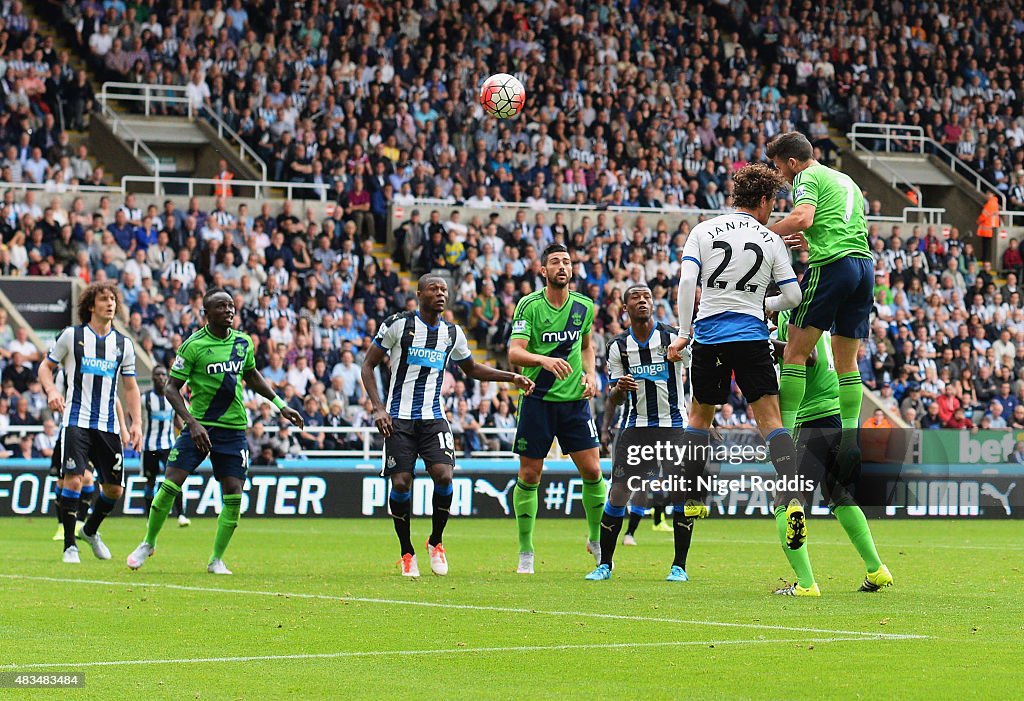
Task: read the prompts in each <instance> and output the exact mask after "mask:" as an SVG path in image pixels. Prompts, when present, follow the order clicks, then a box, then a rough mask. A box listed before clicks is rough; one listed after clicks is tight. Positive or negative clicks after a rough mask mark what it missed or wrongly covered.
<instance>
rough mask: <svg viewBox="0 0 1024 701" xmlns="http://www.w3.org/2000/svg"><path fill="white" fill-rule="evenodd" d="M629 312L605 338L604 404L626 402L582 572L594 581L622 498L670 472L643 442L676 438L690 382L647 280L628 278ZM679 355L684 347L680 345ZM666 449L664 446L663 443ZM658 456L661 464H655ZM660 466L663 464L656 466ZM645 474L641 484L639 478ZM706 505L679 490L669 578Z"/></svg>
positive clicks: (608, 558) (679, 573)
mask: <svg viewBox="0 0 1024 701" xmlns="http://www.w3.org/2000/svg"><path fill="white" fill-rule="evenodd" d="M623 302H624V303H625V305H626V313H627V314H628V315H629V331H628V332H626V333H623V334H620V335H618V336H616V337H615V338H614V339H613V340H612V342H611V343H610V344H609V345H608V380H609V382H611V390H610V391H609V397H608V405H609V407H610V408H611V409H612V410H614V406H616V405H618V404H621V403H623V402H626V410H625V416H624V417H623V423H622V430H621V431H620V432H619V435H618V437H617V438H616V440H615V450H614V452H613V456H614V457H613V459H612V486H611V489H610V490H609V491H608V503H607V504H605V507H604V515H603V516H602V517H601V562H600V563H599V564H598V566H597V569H595V570H594V571H593V572H591V573H590V574H588V575H587V576H586V579H589V580H592V581H598V580H604V579H611V577H612V557H613V556H614V554H615V545H616V540H617V538H618V536H619V531H620V530H621V529H622V520H623V518H625V516H626V504H627V503H628V502H629V500H630V498H631V497H632V496H633V495H634V494H635V493H636V492H637V491H641V492H642V491H646V490H647V489H648V488H649V486H648V485H649V483H650V481H651V480H654V479H657V478H658V477H659V475H660V476H661V477H662V478H666V477H669V476H670V475H671V473H672V467H673V466H670V465H669V464H667V463H666V462H665V461H663V460H662V459H661V458H656V459H655V460H644V459H642V458H641V451H642V450H644V449H645V447H647V446H650V447H654V446H657V445H661V446H668V445H671V446H681V445H682V444H683V440H684V438H683V435H684V433H683V429H684V428H685V427H686V419H685V416H684V412H685V411H686V410H687V407H688V406H689V398H688V396H687V395H688V393H689V386H688V385H687V383H686V382H685V381H684V379H683V368H684V366H685V364H686V361H687V360H688V357H684V358H683V360H682V361H681V362H670V361H669V360H668V359H667V358H666V353H667V351H668V348H669V344H671V343H672V341H673V340H675V338H676V336H678V334H679V332H678V330H677V329H675V328H674V327H672V326H668V325H666V324H663V323H661V322H659V321H654V319H653V318H652V316H651V314H652V312H653V311H654V298H653V296H652V294H651V290H650V288H649V287H647V285H646V284H640V285H632V286H630V287H629V288H627V289H626V292H625V294H624V295H623ZM684 355H685V356H689V352H687V351H686V349H684ZM663 450H664V449H663ZM659 463H661V464H659ZM662 471H664V472H662ZM644 482H646V483H647V484H644ZM707 513H708V510H707V507H706V506H704V505H703V504H700V503H698V502H695V501H690V502H684V499H683V498H682V497H681V496H680V498H677V499H676V500H675V504H674V506H673V511H672V520H673V524H674V526H675V527H674V529H673V533H674V534H675V557H674V559H673V561H672V565H671V567H670V568H669V575H668V577H667V580H668V581H670V582H685V581H687V580H688V579H689V577H688V576H687V575H686V555H687V553H688V552H689V550H690V538H691V536H692V535H693V522H694V519H695V518H702V517H704V516H707Z"/></svg>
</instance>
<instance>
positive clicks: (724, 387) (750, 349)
mask: <svg viewBox="0 0 1024 701" xmlns="http://www.w3.org/2000/svg"><path fill="white" fill-rule="evenodd" d="M734 183H735V191H734V198H735V199H734V201H735V204H736V209H737V211H736V212H735V213H734V214H724V215H722V216H719V217H715V218H714V219H710V220H708V221H705V222H701V223H700V224H698V225H697V226H695V227H694V228H693V231H691V232H690V236H689V238H687V239H686V245H685V247H684V248H683V262H682V271H681V276H680V282H679V299H678V303H679V321H680V324H679V326H680V329H681V336H680V337H679V339H678V340H676V341H675V342H673V344H672V350H673V355H671V356H670V358H673V357H676V356H675V353H677V352H680V351H681V350H682V348H684V347H685V346H686V345H687V344H688V343H689V340H690V339H689V328H690V320H691V319H692V318H693V304H694V299H695V297H696V289H697V281H698V279H700V281H701V295H700V309H699V310H698V312H697V319H696V321H695V322H693V329H694V337H693V349H692V352H693V369H692V373H691V375H692V378H693V380H692V381H693V403H692V405H691V407H690V418H689V423H688V427H687V429H686V436H687V441H686V443H685V444H684V448H685V452H684V455H685V456H686V460H685V461H686V474H687V476H688V477H691V478H692V477H693V476H694V475H697V474H700V473H701V472H702V470H703V463H704V461H703V460H702V459H701V458H702V457H705V456H706V455H707V451H708V447H709V435H708V431H709V429H710V428H711V422H712V420H713V419H714V416H715V407H716V405H719V404H725V403H726V401H728V399H729V389H730V384H731V380H732V377H733V374H735V376H736V384H738V385H739V387H740V389H741V390H742V391H743V396H744V397H745V398H746V399H747V401H748V402H750V408H751V410H752V411H753V414H754V418H755V419H756V421H757V427H758V429H759V430H760V431H761V435H762V436H763V437H764V439H765V442H766V443H767V444H768V450H769V453H770V456H771V460H772V463H773V464H774V465H775V471H776V473H777V474H778V475H779V477H782V478H793V477H795V476H796V447H795V445H794V444H793V438H792V436H791V435H790V433H789V431H787V430H786V429H785V428H783V427H782V419H781V417H780V416H779V403H778V398H777V395H778V393H779V385H778V381H777V379H776V377H775V358H774V356H773V355H772V347H771V344H770V342H769V340H768V325H767V324H766V323H765V314H764V312H765V308H766V307H767V308H768V310H769V311H781V310H783V309H791V308H793V307H795V306H796V305H797V304H799V303H800V287H799V286H798V285H797V280H796V274H795V273H794V272H793V264H792V262H791V255H790V252H789V249H787V248H786V245H785V244H784V243H783V241H782V239H780V238H779V237H778V236H775V235H774V234H773V233H772V232H771V231H769V230H768V229H767V228H765V226H764V225H765V224H766V223H767V222H768V217H769V216H771V213H772V209H773V208H774V206H775V196H776V195H777V194H778V192H779V190H780V189H781V188H782V187H783V181H782V177H781V176H780V175H779V174H778V173H776V172H775V171H773V170H772V169H771V168H769V167H768V166H766V165H764V164H761V163H758V164H753V165H748V166H745V167H743V168H741V169H740V170H739V171H738V172H737V173H736V175H735V177H734ZM773 280H774V281H775V283H776V284H777V285H778V287H779V290H780V291H781V294H780V295H777V296H775V297H770V298H768V299H767V300H766V299H765V294H766V293H767V290H768V287H769V285H770V284H771V283H772V281H773ZM798 496H799V494H798V493H796V492H795V491H794V492H789V491H779V492H778V493H777V494H776V508H775V520H776V523H777V524H778V525H779V529H780V534H781V536H782V540H783V543H784V545H786V546H788V547H789V548H790V549H791V550H795V551H798V552H799V553H802V557H803V559H805V560H806V559H807V544H806V542H805V541H806V526H805V523H804V508H803V505H802V504H801V502H800V500H799V499H798V498H797V497H798ZM787 502H788V506H787V505H786V504H787ZM809 566H810V565H809V564H808V567H809ZM799 591H800V592H806V593H803V594H802V595H807V596H811V595H814V596H816V595H817V593H818V589H817V585H814V586H813V587H811V588H809V589H802V588H801V589H800V590H799Z"/></svg>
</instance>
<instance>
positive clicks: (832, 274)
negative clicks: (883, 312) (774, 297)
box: [789, 256, 875, 338]
mask: <svg viewBox="0 0 1024 701" xmlns="http://www.w3.org/2000/svg"><path fill="white" fill-rule="evenodd" d="M800 290H801V292H802V293H803V298H802V300H801V302H800V304H799V306H797V308H796V309H794V310H793V313H792V315H790V317H789V323H791V324H793V325H794V326H797V327H799V328H801V329H806V328H807V327H808V326H812V327H814V328H816V329H821V330H822V331H831V332H832V333H834V334H835V335H837V336H845V337H847V338H867V337H868V331H869V330H870V325H869V317H870V316H871V309H872V308H873V307H874V290H875V274H874V265H873V264H872V261H871V259H870V258H859V257H855V256H846V257H845V258H840V259H839V260H834V261H832V262H831V263H827V264H825V265H821V266H815V267H813V268H809V269H808V270H807V272H805V273H804V277H803V279H802V280H801V281H800Z"/></svg>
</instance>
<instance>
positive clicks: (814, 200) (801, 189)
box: [793, 171, 818, 207]
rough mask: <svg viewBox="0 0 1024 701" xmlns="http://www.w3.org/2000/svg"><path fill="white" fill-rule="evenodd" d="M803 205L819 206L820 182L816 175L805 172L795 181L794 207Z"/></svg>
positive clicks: (799, 174) (798, 175)
mask: <svg viewBox="0 0 1024 701" xmlns="http://www.w3.org/2000/svg"><path fill="white" fill-rule="evenodd" d="M801 204H811V205H814V206H815V207H817V206H818V181H817V178H816V176H815V174H814V173H808V172H807V171H804V172H802V173H798V174H797V176H796V178H794V179H793V206H794V207H796V206H797V205H801Z"/></svg>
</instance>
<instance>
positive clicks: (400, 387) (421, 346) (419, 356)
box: [373, 312, 471, 419]
mask: <svg viewBox="0 0 1024 701" xmlns="http://www.w3.org/2000/svg"><path fill="white" fill-rule="evenodd" d="M373 342H374V343H376V344H377V345H378V346H380V347H381V348H382V349H383V350H384V352H385V353H387V354H388V356H389V358H390V359H391V386H390V387H389V388H388V396H387V399H386V400H385V404H384V406H385V407H386V408H387V411H388V414H390V415H391V417H392V418H395V419H444V418H446V417H445V413H444V409H443V408H442V406H441V384H442V383H443V382H444V369H445V367H446V366H447V365H448V360H449V359H451V360H453V361H455V362H456V363H461V362H462V361H463V360H466V359H467V358H469V357H470V355H471V353H470V350H469V343H468V342H467V341H466V334H465V332H464V331H463V330H462V328H460V327H459V326H457V325H456V324H452V323H449V322H447V321H445V320H444V319H440V320H439V321H438V325H437V326H429V325H427V323H426V322H425V321H423V319H422V318H421V317H420V315H419V312H401V313H400V314H395V315H394V316H390V317H388V318H387V319H385V320H384V323H383V324H381V327H380V330H379V331H378V332H377V335H376V337H375V338H374V339H373Z"/></svg>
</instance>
